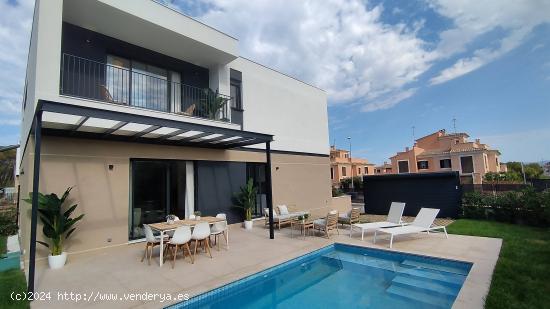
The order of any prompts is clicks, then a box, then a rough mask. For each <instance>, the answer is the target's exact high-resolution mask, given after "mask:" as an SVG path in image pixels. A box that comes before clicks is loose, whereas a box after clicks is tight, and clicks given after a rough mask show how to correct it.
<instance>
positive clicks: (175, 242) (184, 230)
mask: <svg viewBox="0 0 550 309" xmlns="http://www.w3.org/2000/svg"><path fill="white" fill-rule="evenodd" d="M189 241H191V228H190V227H189V226H187V225H183V226H180V227H178V228H177V229H176V230H175V231H174V236H172V239H170V241H169V242H168V243H167V244H166V248H165V250H167V251H169V252H170V254H171V258H173V259H172V268H174V265H175V264H176V257H177V256H178V249H179V248H181V252H182V254H183V259H185V249H187V253H189V257H190V258H191V264H194V263H195V260H194V259H193V256H192V255H191V249H190V248H189ZM165 256H166V255H165Z"/></svg>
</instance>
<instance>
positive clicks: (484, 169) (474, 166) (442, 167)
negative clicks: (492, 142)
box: [390, 130, 506, 184]
mask: <svg viewBox="0 0 550 309" xmlns="http://www.w3.org/2000/svg"><path fill="white" fill-rule="evenodd" d="M468 138H469V135H468V134H466V133H447V132H445V130H439V131H437V132H435V133H432V134H430V135H427V136H424V137H422V138H419V139H417V140H416V143H415V144H414V146H413V147H412V148H409V147H407V148H405V151H401V152H398V153H397V154H396V155H395V156H393V157H391V158H390V159H391V165H392V171H393V173H429V172H442V171H458V172H459V173H460V179H461V182H462V183H473V184H481V183H482V182H483V176H484V175H485V174H486V173H488V172H501V171H505V169H506V166H505V165H503V166H501V163H500V152H499V151H498V150H495V149H491V148H490V147H489V146H488V145H487V144H483V143H481V141H480V140H479V139H476V140H475V141H473V142H471V141H468Z"/></svg>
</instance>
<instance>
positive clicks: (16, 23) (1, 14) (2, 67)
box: [0, 0, 34, 126]
mask: <svg viewBox="0 0 550 309" xmlns="http://www.w3.org/2000/svg"><path fill="white" fill-rule="evenodd" d="M33 7H34V1H32V0H24V1H18V2H17V3H16V4H12V3H8V1H5V0H4V1H2V2H0V42H2V44H0V72H2V74H0V125H10V126H11V125H18V124H19V117H20V115H19V113H20V110H21V101H22V93H23V87H24V80H25V68H26V62H27V50H28V48H29V36H30V32H31V25H32V13H33Z"/></svg>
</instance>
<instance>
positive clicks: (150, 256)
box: [147, 245, 153, 265]
mask: <svg viewBox="0 0 550 309" xmlns="http://www.w3.org/2000/svg"><path fill="white" fill-rule="evenodd" d="M149 249H150V251H149V258H148V259H147V260H148V264H149V265H151V259H153V246H152V245H150V246H149Z"/></svg>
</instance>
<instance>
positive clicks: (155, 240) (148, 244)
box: [141, 224, 160, 265]
mask: <svg viewBox="0 0 550 309" xmlns="http://www.w3.org/2000/svg"><path fill="white" fill-rule="evenodd" d="M143 231H144V232H145V253H144V254H143V257H142V258H141V262H142V263H143V260H145V258H147V260H148V262H149V265H151V258H152V256H153V248H154V247H155V246H160V236H155V235H154V234H153V230H152V229H151V227H150V226H149V225H147V224H144V225H143ZM149 248H151V253H150V254H148V253H149Z"/></svg>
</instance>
